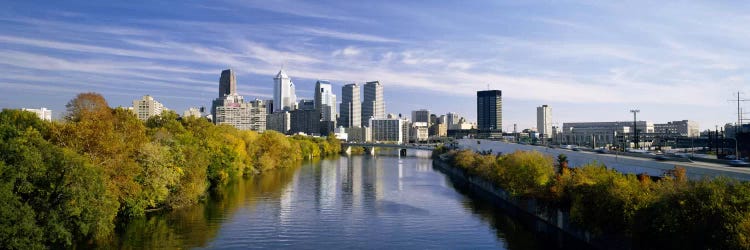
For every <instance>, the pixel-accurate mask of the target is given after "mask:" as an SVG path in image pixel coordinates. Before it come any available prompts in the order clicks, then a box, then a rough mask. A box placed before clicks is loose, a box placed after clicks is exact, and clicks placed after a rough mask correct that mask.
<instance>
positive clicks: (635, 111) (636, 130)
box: [630, 109, 641, 149]
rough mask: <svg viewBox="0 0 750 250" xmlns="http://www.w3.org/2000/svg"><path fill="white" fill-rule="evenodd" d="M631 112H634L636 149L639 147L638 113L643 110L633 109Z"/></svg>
mask: <svg viewBox="0 0 750 250" xmlns="http://www.w3.org/2000/svg"><path fill="white" fill-rule="evenodd" d="M630 112H631V113H633V142H634V143H635V149H638V123H637V120H636V114H638V112H641V110H638V109H631V110H630Z"/></svg>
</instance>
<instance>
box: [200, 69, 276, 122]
mask: <svg viewBox="0 0 750 250" xmlns="http://www.w3.org/2000/svg"><path fill="white" fill-rule="evenodd" d="M236 85H237V81H236V78H235V77H234V72H233V71H232V70H231V69H227V70H224V71H222V72H221V77H220V78H219V97H218V98H216V99H214V101H213V103H212V105H211V117H212V118H213V119H212V120H213V122H214V124H217V125H218V124H228V125H232V126H234V127H235V128H237V129H242V130H255V131H258V132H263V131H265V130H266V113H267V110H266V103H265V101H263V100H253V101H250V102H245V100H244V98H243V97H242V96H240V95H238V94H237V86H236Z"/></svg>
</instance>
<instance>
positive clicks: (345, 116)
mask: <svg viewBox="0 0 750 250" xmlns="http://www.w3.org/2000/svg"><path fill="white" fill-rule="evenodd" d="M359 92H360V91H359V85H357V84H356V83H352V84H347V85H344V87H342V88H341V106H340V107H339V112H341V116H340V117H339V121H340V122H339V124H338V125H339V126H343V127H345V128H358V127H361V126H362V123H361V119H360V115H362V109H361V106H360V105H361V102H360V99H359Z"/></svg>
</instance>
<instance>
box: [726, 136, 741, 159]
mask: <svg viewBox="0 0 750 250" xmlns="http://www.w3.org/2000/svg"><path fill="white" fill-rule="evenodd" d="M724 139H732V140H734V159H735V160H739V159H740V151H739V148H738V147H737V138H724Z"/></svg>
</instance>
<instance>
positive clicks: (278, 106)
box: [273, 69, 297, 112]
mask: <svg viewBox="0 0 750 250" xmlns="http://www.w3.org/2000/svg"><path fill="white" fill-rule="evenodd" d="M273 80H274V84H273V105H274V112H276V111H281V110H294V109H295V107H296V105H297V94H295V90H294V83H293V82H292V79H291V78H289V76H288V75H287V74H286V72H284V69H281V70H279V73H278V74H276V77H274V78H273Z"/></svg>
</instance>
